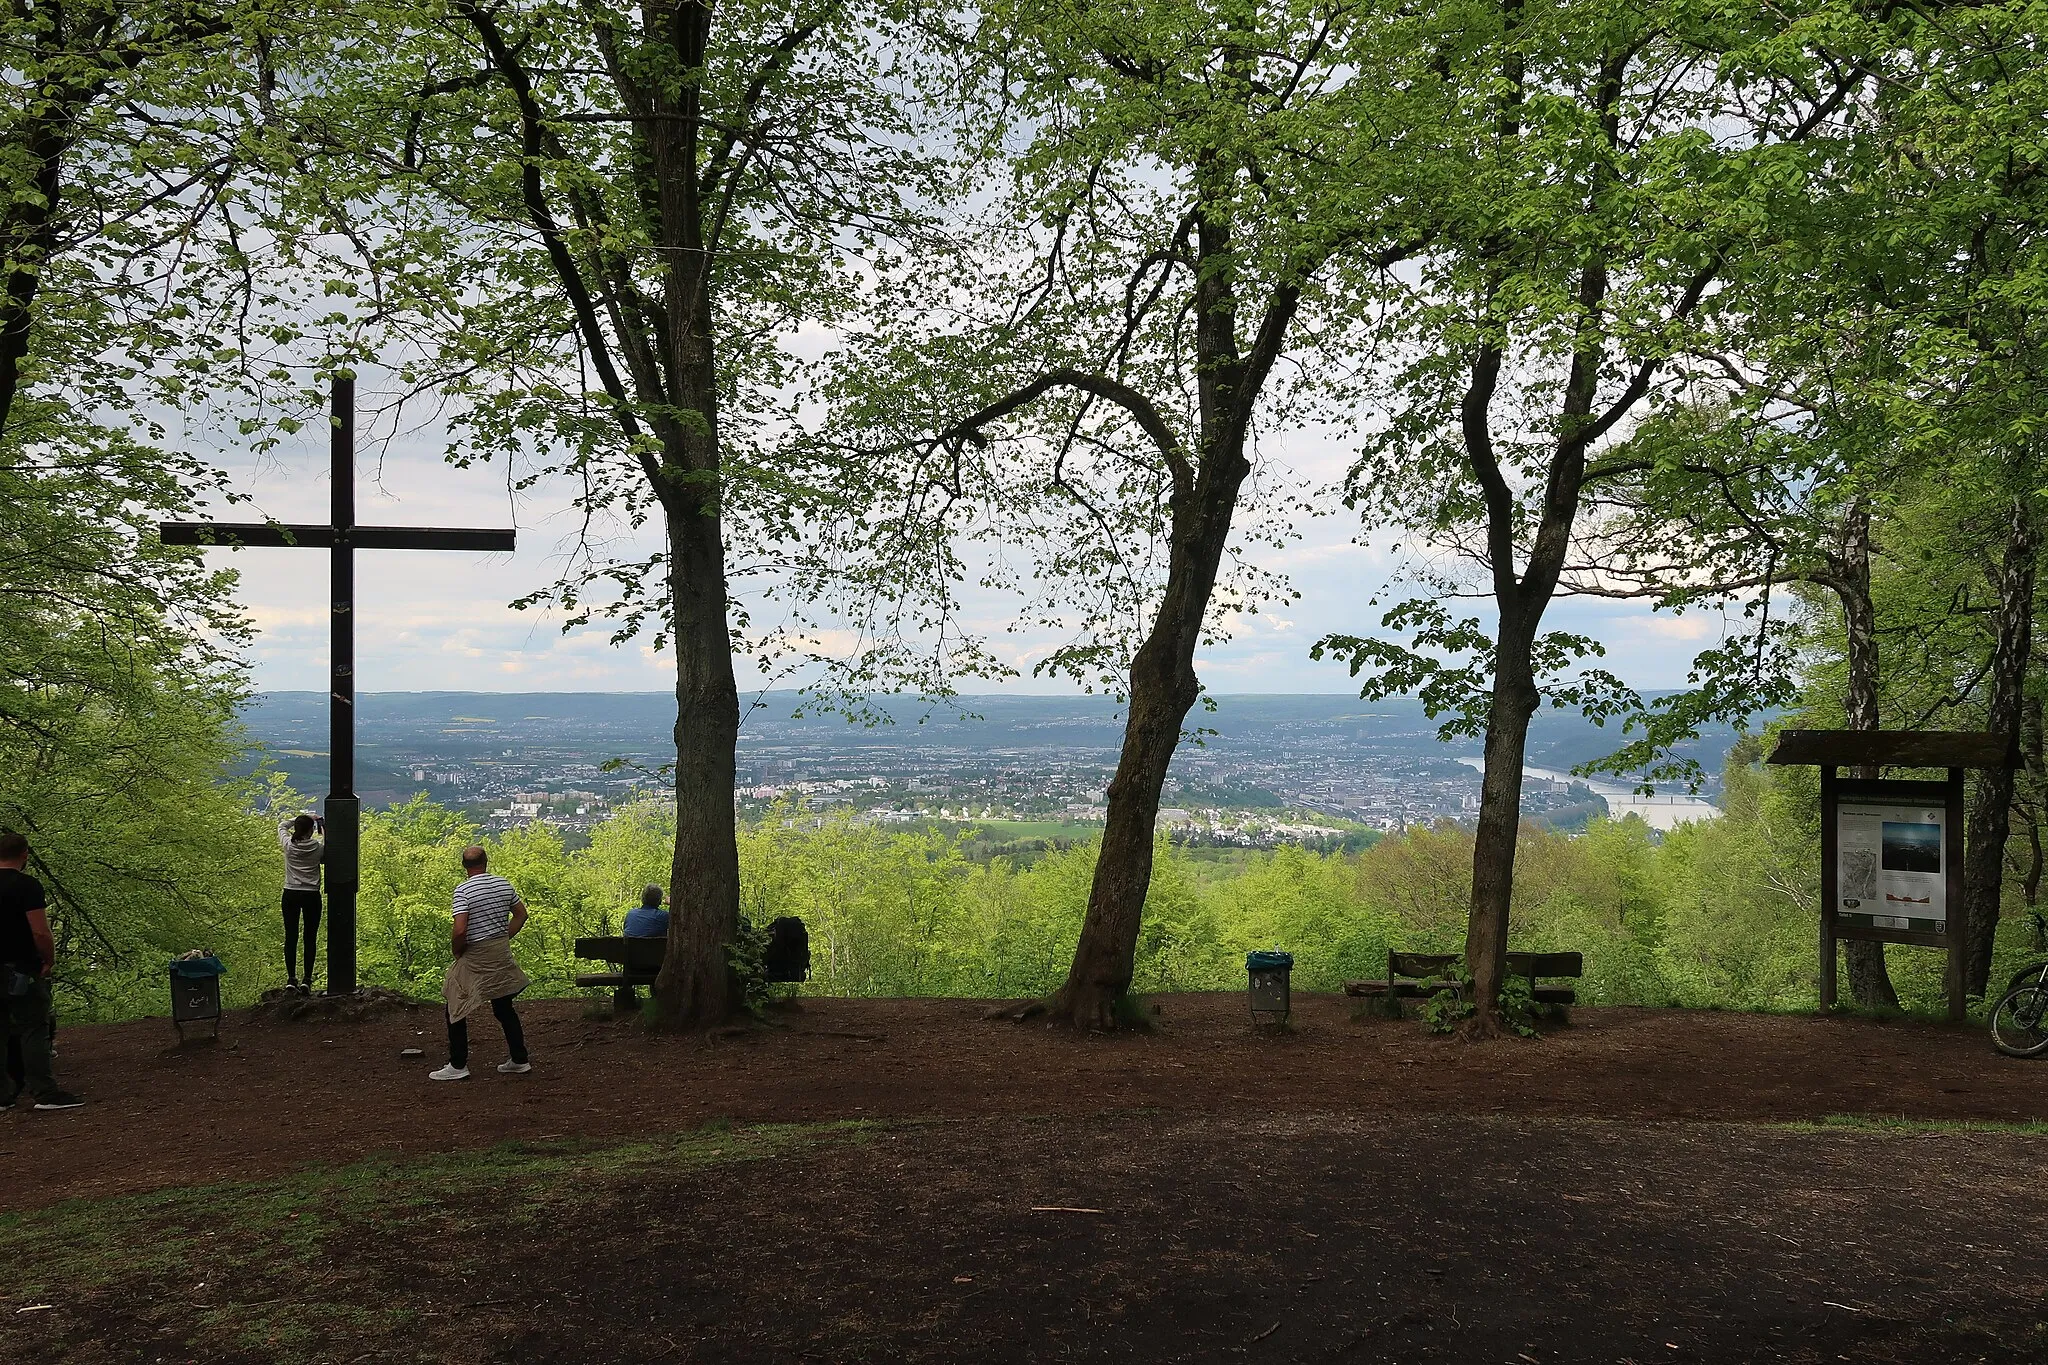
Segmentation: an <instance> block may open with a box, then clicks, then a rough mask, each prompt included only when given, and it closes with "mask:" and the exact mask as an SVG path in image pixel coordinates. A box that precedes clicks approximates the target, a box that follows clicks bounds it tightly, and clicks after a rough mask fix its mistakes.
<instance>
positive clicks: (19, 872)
mask: <svg viewBox="0 0 2048 1365" xmlns="http://www.w3.org/2000/svg"><path fill="white" fill-rule="evenodd" d="M27 866H28V839H27V837H26V836H24V835H20V834H15V833H13V832H12V831H9V832H6V833H0V1001H4V1007H5V1013H6V1016H7V1043H8V1047H9V1049H10V1050H12V1048H13V1047H14V1046H15V1045H17V1044H19V1046H20V1048H21V1060H22V1070H23V1074H24V1079H25V1080H26V1082H27V1089H28V1092H29V1093H30V1094H31V1095H33V1096H35V1101H36V1108H38V1109H76V1108H77V1107H78V1106H79V1105H81V1104H84V1103H85V1101H84V1100H81V1099H80V1098H78V1096H76V1095H74V1094H72V1093H70V1092H69V1091H67V1090H60V1089H59V1088H58V1087H57V1080H56V1077H54V1076H53V1075H51V1074H50V972H51V970H52V969H53V968H54V967H55V966H56V965H57V944H56V940H55V939H53V938H51V936H50V916H49V902H48V900H47V899H46V898H45V897H44V895H43V884H42V883H41V882H39V881H37V880H36V879H35V878H34V877H31V876H29V875H28V873H27V872H26V871H24V870H23V869H24V868H26V867H27ZM8 1085H9V1086H10V1090H9V1092H8V1093H7V1094H6V1096H5V1099H6V1103H7V1104H8V1105H12V1104H13V1103H14V1101H15V1100H17V1099H19V1098H20V1092H19V1091H18V1090H13V1089H11V1087H12V1086H13V1081H12V1080H11V1079H10V1080H9V1082H8Z"/></svg>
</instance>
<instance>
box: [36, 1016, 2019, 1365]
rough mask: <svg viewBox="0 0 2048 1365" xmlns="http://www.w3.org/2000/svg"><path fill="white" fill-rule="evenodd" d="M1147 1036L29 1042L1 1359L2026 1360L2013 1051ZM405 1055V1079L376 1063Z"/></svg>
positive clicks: (844, 1019) (1768, 1023) (1821, 1038)
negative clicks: (453, 1047) (453, 1053)
mask: <svg viewBox="0 0 2048 1365" xmlns="http://www.w3.org/2000/svg"><path fill="white" fill-rule="evenodd" d="M1162 1008H1163V1015H1162V1018H1161V1024H1162V1027H1161V1029H1160V1030H1159V1031H1158V1032H1156V1033H1153V1034H1151V1035H1149V1036H1139V1037H1129V1038H1114V1039H1108V1038H1076V1037H1072V1036H1068V1035H1065V1034H1062V1033H1058V1032H1052V1031H1048V1030H1045V1029H1043V1028H1038V1027H1034V1026H1031V1025H1018V1024H1013V1023H1007V1022H998V1021H993V1020H989V1019H986V1018H984V1017H983V1015H984V1014H985V1013H986V1012H987V1009H988V1004H987V1002H966V1001H841V1000H812V1001H806V1002H804V1004H803V1007H802V1008H801V1009H800V1010H798V1011H795V1012H792V1013H789V1014H786V1015H778V1017H777V1018H776V1020H775V1023H774V1025H773V1026H772V1027H768V1028H765V1029H760V1030H756V1031H748V1032H743V1033H740V1034H737V1035H733V1036H721V1037H714V1038H710V1039H697V1040H679V1039H671V1038H664V1037H658V1036H653V1035H650V1034H648V1033H647V1032H646V1031H645V1030H644V1029H643V1028H641V1027H640V1026H639V1024H638V1023H637V1021H634V1020H631V1019H626V1020H614V1019H610V1018H592V1017H589V1016H588V1015H587V1013H586V1009H585V1006H584V1005H582V1004H581V1003H579V1002H574V1001H540V1002H534V1003H532V1004H530V1005H528V1006H527V1007H526V1008H525V1009H524V1011H523V1012H524V1014H525V1015H526V1018H527V1021H528V1033H529V1038H530V1042H531V1044H532V1049H533V1055H534V1062H535V1069H534V1071H533V1072H532V1073H531V1074H530V1075H526V1076H516V1077H507V1076H500V1075H498V1074H497V1073H496V1072H495V1070H493V1069H492V1068H493V1067H494V1066H495V1063H496V1062H497V1060H498V1059H499V1057H500V1055H501V1050H502V1045H501V1042H500V1040H499V1039H498V1037H497V1033H496V1028H495V1026H494V1025H493V1024H492V1023H491V1022H490V1021H489V1020H488V1018H486V1019H484V1020H481V1021H476V1022H473V1024H472V1034H473V1037H474V1044H473V1049H472V1052H473V1055H472V1059H471V1065H472V1067H473V1068H474V1070H475V1075H474V1077H473V1078H472V1079H471V1080H469V1081H467V1082H459V1083H453V1084H436V1083H433V1082H430V1081H428V1080H427V1078H426V1073H427V1071H428V1070H429V1069H430V1068H431V1067H432V1066H434V1065H436V1064H438V1063H439V1062H440V1061H441V1060H442V1046H443V1038H442V1031H441V1028H440V1016H439V1012H438V1010H436V1009H433V1008H431V1007H429V1008H423V1009H420V1010H417V1011H405V1010H398V1011H392V1012H388V1013H384V1014H381V1015H378V1016H376V1017H372V1018H369V1019H364V1020H358V1021H353V1022H344V1021H329V1022H307V1021H300V1022H295V1023H294V1022H283V1021H273V1022H258V1021H254V1020H248V1019H244V1018H242V1017H240V1016H237V1017H235V1018H232V1019H231V1020H230V1021H229V1022H228V1025H227V1027H226V1028H225V1029H224V1030H223V1035H224V1036H223V1038H222V1041H221V1042H220V1043H219V1044H217V1045H205V1046H188V1047H177V1046H173V1045H172V1043H173V1036H172V1034H171V1030H170V1027H169V1025H168V1024H167V1023H166V1022H164V1021H162V1020H153V1021H142V1022H138V1023H133V1024H123V1025H113V1026H101V1027H79V1028H74V1029H67V1030H65V1032H64V1033H63V1035H62V1037H61V1038H60V1040H59V1042H60V1048H61V1051H60V1055H59V1058H58V1062H59V1075H60V1078H61V1079H62V1080H64V1081H65V1083H66V1084H68V1085H71V1086H73V1087H74V1088H76V1089H78V1090H80V1091H81V1092H82V1093H84V1094H86V1095H87V1096H88V1098H89V1099H90V1100H91V1101H92V1102H91V1103H90V1104H88V1105H87V1106H86V1107H85V1108H83V1109H79V1110H73V1111H67V1112H64V1113H57V1114H43V1113H35V1112H33V1111H31V1110H29V1109H28V1108H27V1106H26V1105H23V1106H19V1107H17V1109H16V1110H15V1111H14V1112H12V1113H11V1114H8V1115H4V1116H0V1156H4V1157H5V1159H6V1160H5V1164H4V1167H0V1169H4V1170H5V1172H6V1177H5V1179H4V1180H0V1206H4V1207H5V1208H6V1209H8V1210H10V1212H8V1213H6V1214H5V1215H4V1216H0V1265H5V1266H7V1267H8V1274H7V1275H6V1277H5V1278H4V1280H0V1357H4V1358H11V1359H50V1360H72V1361H79V1362H95V1363H97V1362H116V1361H120V1362H126V1361H135V1360H159V1359H161V1360H187V1359H195V1358H197V1359H206V1360H209V1361H273V1360H275V1361H294V1362H314V1361H322V1362H325V1361H332V1362H357V1361H362V1362H369V1361H415V1360H445V1361H452V1362H470V1361H476V1362H482V1361H529V1360H532V1361H553V1360H561V1361H571V1360H575V1361H585V1360H589V1361H641V1360H649V1361H652V1360H673V1361H747V1362H755V1361H781V1360H790V1361H796V1360H816V1361H877V1362H880V1361H899V1360H900V1361H929V1362H951V1361H983V1360H986V1361H996V1362H1009V1361H1016V1362H1026V1361H1032V1362H1037V1361H1053V1360H1077V1361H1097V1360H1099V1361H1105V1362H1107V1361H1119V1362H1122V1361H1211V1360H1214V1361H1224V1360H1230V1361H1240V1360H1242V1361H1254V1362H1257V1361H1274V1362H1278V1361H1297V1360H1300V1361H1306V1360H1332V1361H1352V1360H1358V1361H1372V1360H1402V1361H1408V1360H1431V1361H1435V1360H1441V1361H1460V1362H1462V1361H1500V1362H1506V1363H1508V1365H1513V1363H1514V1362H1520V1361H1529V1362H1536V1363H1537V1365H1547V1363H1548V1362H1551V1361H1566V1360H1570V1361H1580V1360H1583V1361H1635V1362H1648V1361H1694V1360H1703V1361H1736V1360H1760V1361H1761V1360H1769V1361H1781V1360H1782V1361H1816V1362H1825V1361H1834V1360H1848V1361H1856V1362H1863V1361H1901V1362H1903V1361H1915V1362H1926V1361H1950V1360H1956V1361H1964V1360H1970V1361H1975V1360H1991V1361H2039V1360H2041V1359H2044V1358H2048V1259H2044V1258H2043V1257H2041V1255H2040V1254H2039V1245H2040V1235H2039V1234H2040V1229H2041V1228H2042V1227H2043V1226H2048V1221H2044V1214H2048V1193H2044V1192H2043V1190H2042V1189H2041V1181H2040V1173H2041V1168H2042V1165H2043V1160H2044V1158H2048V1123H2044V1121H2048V1067H2042V1066H2040V1065H2037V1064H2033V1063H2025V1062H2017V1061H2013V1060H2011V1059H2008V1058H2003V1057H2000V1056H1998V1055H1996V1054H1995V1053H1993V1052H1992V1051H1991V1049H1990V1047H1989V1045H1988V1043H1987V1042H1986V1041H1985V1039H1984V1037H1983V1035H1982V1033H1981V1031H1965V1030H1952V1029H1946V1028H1939V1027H1932V1026H1928V1025H1925V1024H1911V1023H1896V1024H1880V1023H1875V1022H1871V1021H1867V1020H1860V1019H1852V1018H1835V1019H1817V1018H1812V1017H1801V1016H1783V1015H1779V1016H1773V1015H1745V1014H1725V1013H1707V1012H1685V1011H1677V1010H1631V1009H1584V1010H1579V1011H1577V1012H1576V1015H1575V1019H1574V1023H1573V1025H1572V1026H1571V1027H1569V1028H1566V1029H1562V1030H1559V1031H1557V1032H1555V1033H1552V1034H1550V1035H1548V1036H1546V1037H1545V1038H1544V1039H1542V1040H1540V1041H1535V1042H1525V1041H1520V1040H1503V1041H1501V1042H1498V1043H1489V1044H1484V1045H1478V1046H1474V1045H1468V1044H1463V1043H1456V1042H1451V1041H1446V1040H1441V1039H1436V1038H1432V1037H1430V1036H1428V1035H1427V1034H1426V1033H1424V1032H1422V1031H1421V1029H1420V1026H1419V1025H1417V1024H1415V1023H1413V1022H1400V1021H1391V1020H1383V1019H1376V1018H1367V1019H1355V1018H1354V1017H1353V1011H1352V1008H1351V1002H1348V1001H1345V1000H1343V999H1342V998H1338V997H1323V996H1297V997H1296V1014H1295V1027H1294V1029H1293V1030H1292V1031H1291V1032H1288V1033H1284V1034H1279V1035H1272V1034H1262V1033H1258V1032H1255V1031H1254V1030H1253V1029H1252V1028H1251V1027H1250V1025H1249V1023H1248V1021H1247V1019H1246V1017H1245V1014H1244V999H1243V997H1242V996H1240V995H1227V996H1225V995H1217V996H1175V997H1168V998H1166V999H1165V1000H1164V1001H1163V1002H1162ZM410 1047H418V1048H422V1049H424V1053H425V1055H424V1056H421V1057H402V1056H400V1055H399V1054H400V1051H401V1049H404V1048H410Z"/></svg>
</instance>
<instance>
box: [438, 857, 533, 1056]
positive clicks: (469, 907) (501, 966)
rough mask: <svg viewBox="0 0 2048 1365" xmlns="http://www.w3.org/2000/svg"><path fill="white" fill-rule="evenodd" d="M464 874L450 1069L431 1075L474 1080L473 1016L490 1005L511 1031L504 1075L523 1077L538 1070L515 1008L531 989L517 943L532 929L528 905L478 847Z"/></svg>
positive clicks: (449, 987) (454, 942) (455, 935)
mask: <svg viewBox="0 0 2048 1365" xmlns="http://www.w3.org/2000/svg"><path fill="white" fill-rule="evenodd" d="M462 872H463V878H462V884H461V885H459V886H457V887H456V888H455V918H454V921H453V923H452V924H450V926H449V932H448V942H449V947H451V948H452V949H454V952H455V960H454V961H453V962H451V963H450V964H448V975H447V978H446V980H445V981H444V983H443V986H442V998H443V999H444V1000H445V1001H446V1002H447V1005H448V1065H446V1066H444V1067H442V1068H441V1069H440V1070H438V1071H430V1072H428V1073H427V1075H428V1078H429V1079H431V1080H436V1081H466V1080H468V1079H469V1016H470V1015H472V1014H475V1013H477V1012H478V1011H479V1010H481V1009H483V1007H484V1005H485V1004H486V1003H488V1004H489V1005H490V1007H491V1013H492V1014H494V1015H496V1016H497V1017H498V1024H499V1026H500V1027H501V1028H503V1029H504V1030H505V1050H506V1052H507V1053H508V1054H509V1055H508V1056H507V1058H506V1059H505V1060H504V1061H502V1062H500V1063H498V1070H500V1071H502V1072H504V1073H505V1074H506V1075H520V1074H523V1073H525V1072H528V1071H531V1070H533V1063H532V1061H531V1060H530V1059H529V1058H528V1056H527V1054H526V1033H525V1031H524V1030H523V1029H522V1028H521V1027H520V1024H519V1011H517V1010H515V1009H513V1008H512V998H513V997H514V996H516V995H518V994H519V992H521V991H523V990H525V989H526V986H527V979H526V973H525V972H523V971H521V970H519V964H518V963H517V962H515V961H513V960H512V940H513V939H514V938H516V937H517V936H518V934H519V931H520V930H521V929H523V928H525V927H526V902H525V901H522V900H520V899H519V893H518V892H517V891H515V890H513V889H512V883H510V882H508V881H506V880H505V879H504V878H503V877H500V876H498V875H496V874H495V873H493V872H491V871H490V869H489V860H488V858H487V856H486V855H485V853H484V851H483V849H482V848H480V847H478V846H477V845H475V844H471V845H470V846H469V847H468V848H465V849H464V850H462Z"/></svg>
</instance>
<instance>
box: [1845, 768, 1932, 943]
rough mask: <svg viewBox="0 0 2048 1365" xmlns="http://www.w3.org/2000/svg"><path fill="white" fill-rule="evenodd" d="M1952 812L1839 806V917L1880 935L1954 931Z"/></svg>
mask: <svg viewBox="0 0 2048 1365" xmlns="http://www.w3.org/2000/svg"><path fill="white" fill-rule="evenodd" d="M1946 822H1947V812H1946V811H1945V810H1943V809H1942V808H1941V807H1939V806H1929V805H1927V804H1925V803H1924V802H1922V803H1915V804H1913V805H1906V804H1904V803H1902V802H1894V801H1877V800H1865V799H1849V800H1843V801H1841V802H1839V803H1838V804H1837V805H1836V807H1835V859H1836V862H1835V895H1836V897H1837V899H1836V902H1835V910H1836V913H1837V914H1840V915H1842V916H1845V917H1848V918H1850V919H1855V920H1862V921H1867V922H1868V923H1869V924H1871V925H1872V926H1873V927H1875V928H1879V929H1915V930H1920V931H1923V932H1931V933H1941V932H1943V931H1944V930H1946V929H1947V928H1948V875H1947V866H1946V863H1945V861H1944V860H1945V858H1946V856H1947V855H1946V847H1947V845H1946V840H1945V839H1944V837H1943V836H1944V834H1945V833H1946V831H1945V830H1944V828H1943V826H1944V825H1945V824H1946Z"/></svg>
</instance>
